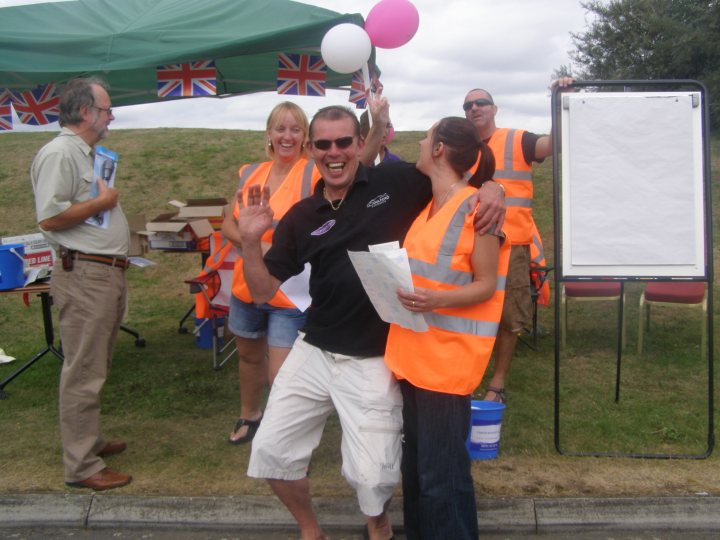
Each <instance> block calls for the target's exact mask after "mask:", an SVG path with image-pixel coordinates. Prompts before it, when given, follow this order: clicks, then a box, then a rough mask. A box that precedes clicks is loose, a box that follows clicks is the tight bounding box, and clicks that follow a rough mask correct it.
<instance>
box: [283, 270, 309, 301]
mask: <svg viewBox="0 0 720 540" xmlns="http://www.w3.org/2000/svg"><path fill="white" fill-rule="evenodd" d="M280 290H281V291H282V292H284V293H285V296H287V297H288V298H289V299H290V301H291V302H292V303H293V304H295V305H296V306H297V308H298V309H299V310H300V311H305V310H306V309H307V308H309V307H310V263H305V269H304V270H303V271H302V272H300V273H299V274H298V275H297V276H293V277H291V278H290V279H288V280H287V281H286V282H285V283H283V284H282V285H280Z"/></svg>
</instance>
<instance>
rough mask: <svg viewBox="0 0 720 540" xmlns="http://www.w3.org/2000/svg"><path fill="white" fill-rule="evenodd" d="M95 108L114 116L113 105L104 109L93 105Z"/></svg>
mask: <svg viewBox="0 0 720 540" xmlns="http://www.w3.org/2000/svg"><path fill="white" fill-rule="evenodd" d="M92 107H93V109H97V110H98V111H103V112H106V113H107V114H108V116H112V107H108V108H107V109H103V108H102V107H96V106H95V105H93V106H92Z"/></svg>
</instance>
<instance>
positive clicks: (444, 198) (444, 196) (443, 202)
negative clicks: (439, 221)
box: [437, 180, 462, 208]
mask: <svg viewBox="0 0 720 540" xmlns="http://www.w3.org/2000/svg"><path fill="white" fill-rule="evenodd" d="M460 182H462V180H458V181H457V182H453V183H452V184H450V187H449V188H448V190H447V191H446V192H445V195H443V198H442V199H441V200H440V202H439V203H438V205H437V207H438V208H440V207H441V206H442V205H443V204H445V201H447V199H448V197H449V196H450V194H451V193H452V191H453V189H454V188H455V186H457V185H458V184H459V183H460Z"/></svg>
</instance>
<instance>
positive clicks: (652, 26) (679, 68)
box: [561, 0, 720, 129]
mask: <svg viewBox="0 0 720 540" xmlns="http://www.w3.org/2000/svg"><path fill="white" fill-rule="evenodd" d="M581 5H582V6H583V7H584V8H585V9H586V10H587V11H588V12H590V13H592V14H593V15H594V16H595V17H594V20H593V21H592V22H591V23H590V25H589V29H588V30H587V31H586V32H585V33H577V34H575V33H572V34H571V36H572V39H573V44H574V46H575V50H574V51H571V53H570V57H571V59H572V60H573V62H574V63H575V65H577V66H579V70H577V72H576V78H578V79H585V80H603V79H604V80H612V79H639V80H644V79H696V80H699V81H701V82H702V83H704V84H705V85H706V87H707V88H708V91H709V94H710V95H714V96H716V99H718V100H720V0H705V1H702V0H610V1H609V2H608V1H601V0H589V1H587V2H581ZM564 68H565V69H566V66H562V68H561V69H564ZM710 117H711V125H712V126H714V127H715V129H718V128H720V105H716V104H713V103H712V101H711V102H710Z"/></svg>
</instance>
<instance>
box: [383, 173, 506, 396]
mask: <svg viewBox="0 0 720 540" xmlns="http://www.w3.org/2000/svg"><path fill="white" fill-rule="evenodd" d="M474 193H475V188H472V187H466V188H464V189H462V190H460V191H458V192H457V193H455V195H454V196H453V197H452V198H451V199H450V200H449V201H448V202H447V203H446V204H445V205H443V207H442V208H440V210H439V211H438V212H437V213H436V214H435V215H434V216H432V218H429V220H428V216H429V215H430V208H431V206H432V202H431V203H430V204H429V205H428V206H427V207H426V208H425V209H424V210H423V211H422V212H421V213H420V215H419V216H418V217H417V219H416V220H415V222H414V223H413V224H412V226H411V227H410V230H409V231H408V233H407V236H406V237H405V243H404V245H403V246H404V247H405V249H406V250H407V254H408V258H409V259H410V270H411V272H412V277H413V284H414V285H415V287H421V288H425V289H434V290H438V291H440V290H452V289H458V288H460V287H463V286H465V285H469V284H470V283H472V281H473V270H472V265H471V256H472V252H473V246H474V243H475V231H474V227H473V214H472V213H471V214H468V213H467V209H468V204H469V202H470V201H471V198H472V197H473V195H474ZM509 258H510V242H508V241H507V240H506V241H505V242H503V243H502V245H501V246H500V252H499V262H498V272H497V286H496V290H495V292H494V293H493V295H492V296H491V297H490V298H489V299H487V300H486V301H484V302H481V303H479V304H475V305H472V306H464V307H457V308H443V309H435V310H433V311H432V312H429V313H424V314H423V315H424V317H425V321H426V322H427V324H428V326H429V330H428V331H427V332H414V331H412V330H408V329H406V328H402V327H401V326H398V325H396V324H391V325H390V333H389V335H388V341H387V347H386V350H385V363H386V364H387V366H388V368H389V369H390V370H391V371H392V372H393V373H394V374H395V376H396V377H397V378H398V379H406V380H408V381H409V382H410V383H412V384H413V385H414V386H417V387H419V388H424V389H426V390H432V391H436V392H443V393H447V394H457V395H468V394H471V393H472V392H473V390H475V388H477V386H478V385H479V384H480V381H481V380H482V378H483V375H484V374H485V369H486V368H487V364H488V361H489V360H490V354H491V353H492V350H493V346H494V344H495V336H496V334H497V331H498V326H499V323H500V316H501V315H502V306H503V301H504V299H505V280H506V277H507V269H508V261H509Z"/></svg>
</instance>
